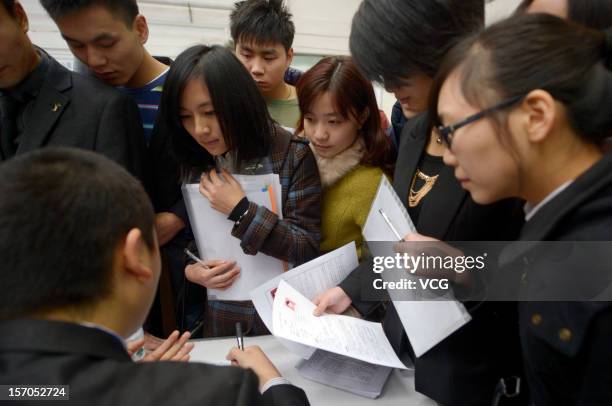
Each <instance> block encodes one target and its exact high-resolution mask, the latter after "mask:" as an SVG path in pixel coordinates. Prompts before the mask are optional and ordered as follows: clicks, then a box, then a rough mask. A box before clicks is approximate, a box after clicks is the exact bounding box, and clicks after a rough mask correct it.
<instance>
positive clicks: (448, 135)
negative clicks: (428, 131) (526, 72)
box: [436, 96, 525, 148]
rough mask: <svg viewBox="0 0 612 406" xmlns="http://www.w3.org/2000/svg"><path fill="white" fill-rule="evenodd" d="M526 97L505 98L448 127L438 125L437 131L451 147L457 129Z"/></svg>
mask: <svg viewBox="0 0 612 406" xmlns="http://www.w3.org/2000/svg"><path fill="white" fill-rule="evenodd" d="M524 97H525V96H515V97H512V98H510V99H507V100H504V101H502V102H499V103H497V104H496V105H494V106H493V107H489V108H488V109H484V110H482V111H479V112H478V113H476V114H473V115H471V116H469V117H468V118H466V119H465V120H462V121H459V122H458V123H455V124H451V125H449V126H446V127H445V126H443V125H440V126H437V127H436V131H437V133H438V135H439V136H440V139H441V140H442V142H444V144H446V146H447V147H448V148H450V147H451V144H452V142H453V133H454V132H455V131H457V130H458V129H460V128H461V127H463V126H466V125H468V124H471V123H473V122H474V121H478V120H480V119H481V118H483V117H486V116H488V115H489V114H491V113H494V112H496V111H498V110H503V109H506V108H508V107H511V106H513V105H515V104H516V103H518V102H520V101H521V100H523V98H524Z"/></svg>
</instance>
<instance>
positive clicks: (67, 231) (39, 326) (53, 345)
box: [0, 148, 308, 406]
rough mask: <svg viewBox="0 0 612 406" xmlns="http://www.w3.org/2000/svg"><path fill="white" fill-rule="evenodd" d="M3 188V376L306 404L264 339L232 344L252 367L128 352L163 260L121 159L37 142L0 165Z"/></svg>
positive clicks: (84, 396) (137, 392) (87, 392)
mask: <svg viewBox="0 0 612 406" xmlns="http://www.w3.org/2000/svg"><path fill="white" fill-rule="evenodd" d="M0 196H2V199H0V224H2V227H0V258H2V261H3V269H2V272H0V286H2V287H3V293H2V295H0V331H2V334H1V335H0V365H2V374H0V384H2V385H20V386H22V385H34V384H44V385H46V386H47V385H69V396H70V400H72V401H73V402H77V403H79V404H113V405H128V404H129V405H132V404H135V403H136V404H139V405H162V404H202V405H205V404H214V405H216V406H222V405H263V404H270V405H275V404H279V405H280V404H282V405H307V404H308V400H307V399H306V395H305V394H304V392H303V391H302V390H301V389H298V388H296V387H294V386H292V385H291V384H289V382H288V381H287V380H285V379H283V378H282V377H280V374H279V373H278V371H277V370H276V368H275V367H274V365H273V364H272V363H271V362H270V361H269V360H268V359H267V357H266V356H265V354H263V352H262V351H261V349H259V348H258V347H250V348H246V349H245V350H244V351H242V350H239V349H238V348H234V349H232V350H231V351H230V353H229V355H228V359H231V360H232V361H234V362H235V363H236V364H237V365H239V366H243V367H245V368H246V367H250V368H253V370H252V371H251V370H243V369H239V368H235V367H217V366H212V365H206V364H200V363H193V364H188V363H178V362H164V361H160V362H151V363H134V362H132V361H131V359H130V357H129V356H128V354H127V351H126V349H125V347H124V344H123V339H122V338H124V337H127V336H129V335H130V334H131V333H132V332H133V331H135V330H136V329H137V328H138V327H139V326H140V325H141V324H142V322H143V321H144V318H145V316H146V315H147V312H148V311H149V307H150V306H151V303H152V302H153V298H154V296H155V292H156V290H157V283H158V279H159V275H160V268H161V265H160V255H159V248H158V244H157V237H156V234H155V227H154V223H155V221H154V213H153V208H152V206H151V204H150V202H149V200H148V197H147V195H146V193H145V191H144V189H143V187H142V185H141V184H140V183H139V182H138V181H137V180H136V179H134V178H133V177H132V176H130V175H129V174H128V173H127V172H126V171H125V170H124V169H122V168H121V167H120V166H118V165H117V164H115V163H113V162H112V161H110V160H108V159H107V158H105V157H103V156H100V155H97V154H94V153H91V152H88V151H80V150H77V149H73V148H48V149H45V150H41V151H35V152H31V153H28V154H24V155H23V156H20V157H17V158H15V159H13V160H11V161H10V162H7V163H5V164H3V165H1V166H0ZM253 372H255V373H253ZM152 383H153V385H152ZM260 390H261V392H263V396H262V395H260Z"/></svg>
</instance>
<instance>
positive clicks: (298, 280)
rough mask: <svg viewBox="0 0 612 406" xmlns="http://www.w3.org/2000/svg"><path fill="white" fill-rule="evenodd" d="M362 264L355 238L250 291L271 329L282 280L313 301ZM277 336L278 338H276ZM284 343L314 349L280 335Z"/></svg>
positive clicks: (306, 353) (300, 351)
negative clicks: (277, 293) (276, 297)
mask: <svg viewBox="0 0 612 406" xmlns="http://www.w3.org/2000/svg"><path fill="white" fill-rule="evenodd" d="M357 265H359V261H358V259H357V250H356V249H355V242H354V241H352V242H350V243H348V244H346V245H344V246H343V247H340V248H338V249H336V250H334V251H331V252H329V253H327V254H325V255H322V256H320V257H318V258H315V259H313V260H312V261H309V262H307V263H305V264H303V265H300V266H298V267H297V268H294V269H292V270H290V271H289V272H285V273H283V274H282V275H279V276H277V277H275V278H273V279H270V280H269V281H267V282H266V283H264V284H263V285H261V286H259V287H257V288H255V289H253V290H252V291H251V293H250V297H251V300H252V301H253V304H254V305H255V309H256V310H257V313H259V317H261V319H262V320H263V322H264V323H265V325H266V327H267V328H268V330H270V331H272V304H273V303H274V293H275V291H276V288H278V284H279V283H280V281H281V280H285V281H287V282H288V283H289V284H290V285H291V286H293V287H294V288H295V289H296V290H297V291H298V292H300V293H301V294H302V295H304V296H305V297H307V298H309V299H311V300H314V298H315V296H316V295H318V294H319V293H322V292H324V291H325V290H327V289H329V288H333V287H334V286H337V285H338V284H339V283H340V282H342V281H343V280H344V278H346V276H347V275H348V274H349V273H351V271H353V270H354V269H355V268H357ZM277 338H278V337H277ZM278 339H279V341H280V342H281V344H283V346H285V347H286V348H287V349H288V350H289V351H291V352H293V353H294V354H297V355H299V356H301V357H302V358H310V356H311V355H312V353H313V352H314V351H315V348H313V347H308V346H305V345H301V344H298V343H295V342H293V341H288V340H284V339H282V338H278Z"/></svg>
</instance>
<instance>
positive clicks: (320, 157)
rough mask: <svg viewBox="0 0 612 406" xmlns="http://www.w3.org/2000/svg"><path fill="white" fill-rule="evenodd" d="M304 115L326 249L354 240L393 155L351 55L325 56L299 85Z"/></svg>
mask: <svg viewBox="0 0 612 406" xmlns="http://www.w3.org/2000/svg"><path fill="white" fill-rule="evenodd" d="M297 92H298V99H299V103H300V111H301V117H300V122H299V127H298V129H297V132H298V133H300V134H301V135H302V136H304V137H306V138H308V140H309V141H310V147H311V149H312V151H313V153H314V155H315V158H316V160H317V165H318V167H319V172H320V175H321V185H322V189H323V196H322V202H321V208H322V209H321V251H322V252H328V251H331V250H334V249H336V248H338V247H341V246H342V245H344V244H347V243H349V242H351V241H355V243H356V245H357V252H358V254H359V257H360V258H361V242H362V235H361V230H362V227H363V225H364V223H365V220H366V217H367V216H368V212H369V210H370V205H371V203H372V200H373V199H374V196H375V194H376V189H377V187H378V184H379V182H380V179H381V177H382V176H383V174H385V173H391V171H392V163H393V153H392V149H391V144H390V142H389V140H388V138H387V137H386V136H385V135H384V133H383V131H382V129H381V125H380V116H379V113H378V107H377V104H376V98H375V97H374V90H373V88H372V84H371V83H370V82H369V81H368V80H366V79H365V78H364V77H363V76H362V75H361V74H360V73H359V71H358V70H357V68H356V67H355V65H354V64H353V62H352V61H351V59H350V58H347V57H329V58H325V59H322V60H321V61H320V62H319V63H317V64H316V65H315V66H314V67H312V68H311V69H310V70H309V71H307V72H306V73H304V75H303V76H302V77H301V79H300V80H299V82H298V84H297Z"/></svg>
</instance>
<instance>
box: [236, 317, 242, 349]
mask: <svg viewBox="0 0 612 406" xmlns="http://www.w3.org/2000/svg"><path fill="white" fill-rule="evenodd" d="M236 341H238V348H240V349H241V350H242V351H244V336H243V335H242V324H240V322H236Z"/></svg>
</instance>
